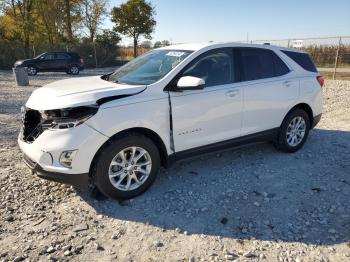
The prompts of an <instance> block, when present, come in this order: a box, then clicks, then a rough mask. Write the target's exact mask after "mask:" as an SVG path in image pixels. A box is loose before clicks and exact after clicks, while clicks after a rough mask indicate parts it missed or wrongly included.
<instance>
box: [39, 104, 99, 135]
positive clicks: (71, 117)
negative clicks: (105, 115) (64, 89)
mask: <svg viewBox="0 0 350 262" xmlns="http://www.w3.org/2000/svg"><path fill="white" fill-rule="evenodd" d="M97 111H98V106H97V105H91V106H80V107H74V108H66V109H55V110H46V111H43V112H41V116H42V118H43V119H44V125H47V127H48V129H51V130H56V129H67V128H73V127H76V126H79V125H81V124H83V123H84V122H85V121H87V120H88V119H89V118H90V117H92V116H93V115H94V114H96V113H97Z"/></svg>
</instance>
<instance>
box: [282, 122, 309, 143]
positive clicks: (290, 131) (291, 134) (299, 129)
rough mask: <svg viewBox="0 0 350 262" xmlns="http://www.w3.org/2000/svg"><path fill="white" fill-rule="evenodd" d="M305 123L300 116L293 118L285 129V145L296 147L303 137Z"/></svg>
mask: <svg viewBox="0 0 350 262" xmlns="http://www.w3.org/2000/svg"><path fill="white" fill-rule="evenodd" d="M305 132H306V123H305V120H304V118H302V117H301V116H297V117H294V118H293V119H292V121H291V122H290V123H289V125H288V128H287V133H286V137H287V143H288V145H289V146H291V147H296V146H298V145H299V144H300V143H301V142H302V141H303V138H304V136H305Z"/></svg>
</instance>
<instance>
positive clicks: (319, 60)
mask: <svg viewBox="0 0 350 262" xmlns="http://www.w3.org/2000/svg"><path fill="white" fill-rule="evenodd" d="M248 42H249V43H252V44H266V43H269V44H271V45H277V46H283V47H291V48H297V49H302V50H305V51H307V52H308V53H309V54H310V55H311V57H312V59H313V61H314V62H315V64H316V66H317V67H318V69H319V71H320V73H321V74H322V75H324V76H325V77H326V78H329V79H342V80H350V36H340V37H321V38H294V39H281V40H252V41H248Z"/></svg>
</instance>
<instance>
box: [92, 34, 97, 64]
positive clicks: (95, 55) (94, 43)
mask: <svg viewBox="0 0 350 262" xmlns="http://www.w3.org/2000/svg"><path fill="white" fill-rule="evenodd" d="M92 41H93V45H94V58H95V67H96V68H97V65H98V64H97V52H96V42H95V39H93V40H92Z"/></svg>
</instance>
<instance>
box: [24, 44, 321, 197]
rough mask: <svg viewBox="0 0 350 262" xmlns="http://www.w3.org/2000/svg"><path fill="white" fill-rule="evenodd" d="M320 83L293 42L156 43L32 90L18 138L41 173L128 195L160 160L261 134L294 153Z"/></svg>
mask: <svg viewBox="0 0 350 262" xmlns="http://www.w3.org/2000/svg"><path fill="white" fill-rule="evenodd" d="M323 81H324V80H323V78H322V77H321V76H320V75H319V74H318V73H317V70H316V68H315V65H314V64H313V62H312V61H311V59H310V57H309V55H308V54H307V53H304V52H303V51H300V50H294V49H287V48H282V47H275V46H270V45H247V44H237V43H227V44H205V45H200V44H186V45H176V46H169V47H164V48H160V49H156V50H153V51H150V52H148V53H146V54H145V55H142V56H140V57H138V58H136V59H134V60H133V61H131V62H130V63H128V64H126V65H125V66H123V67H121V68H119V69H118V70H116V71H115V72H113V73H111V74H107V75H104V76H96V77H85V78H78V79H67V80H62V81H58V82H55V83H51V84H48V85H46V86H45V87H42V88H39V89H37V90H35V91H34V92H33V94H32V95H31V96H30V98H29V100H28V102H27V103H26V106H25V107H23V109H22V110H23V127H22V129H21V132H20V135H19V138H18V143H19V146H20V148H21V150H22V151H23V153H24V160H25V162H26V164H27V165H28V166H29V167H30V168H31V169H32V170H33V172H34V173H37V174H38V175H39V176H40V177H43V178H46V179H50V180H54V181H59V182H64V183H69V184H73V185H77V184H83V185H87V181H89V184H90V185H94V186H96V187H97V189H98V190H100V191H101V192H102V193H103V194H104V195H106V196H109V197H112V198H122V199H123V198H124V199H125V198H131V197H134V196H136V195H139V194H140V193H142V192H144V191H145V190H146V189H147V188H148V187H149V186H150V185H151V184H152V183H153V181H154V180H155V178H156V175H157V173H158V169H159V167H160V166H161V165H163V166H168V165H169V163H172V162H173V161H176V160H179V159H182V158H185V157H190V156H194V155H196V154H199V153H205V152H212V151H213V150H216V149H222V148H226V147H231V146H236V145H241V144H246V143H251V142H257V141H266V140H267V141H274V144H275V145H276V147H277V148H279V149H281V150H283V151H286V152H295V151H297V150H298V149H300V148H301V147H302V146H303V144H304V143H305V141H306V139H307V137H308V133H309V130H310V129H311V128H313V127H314V126H315V125H316V124H317V123H318V122H319V120H320V118H321V113H322V86H323Z"/></svg>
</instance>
